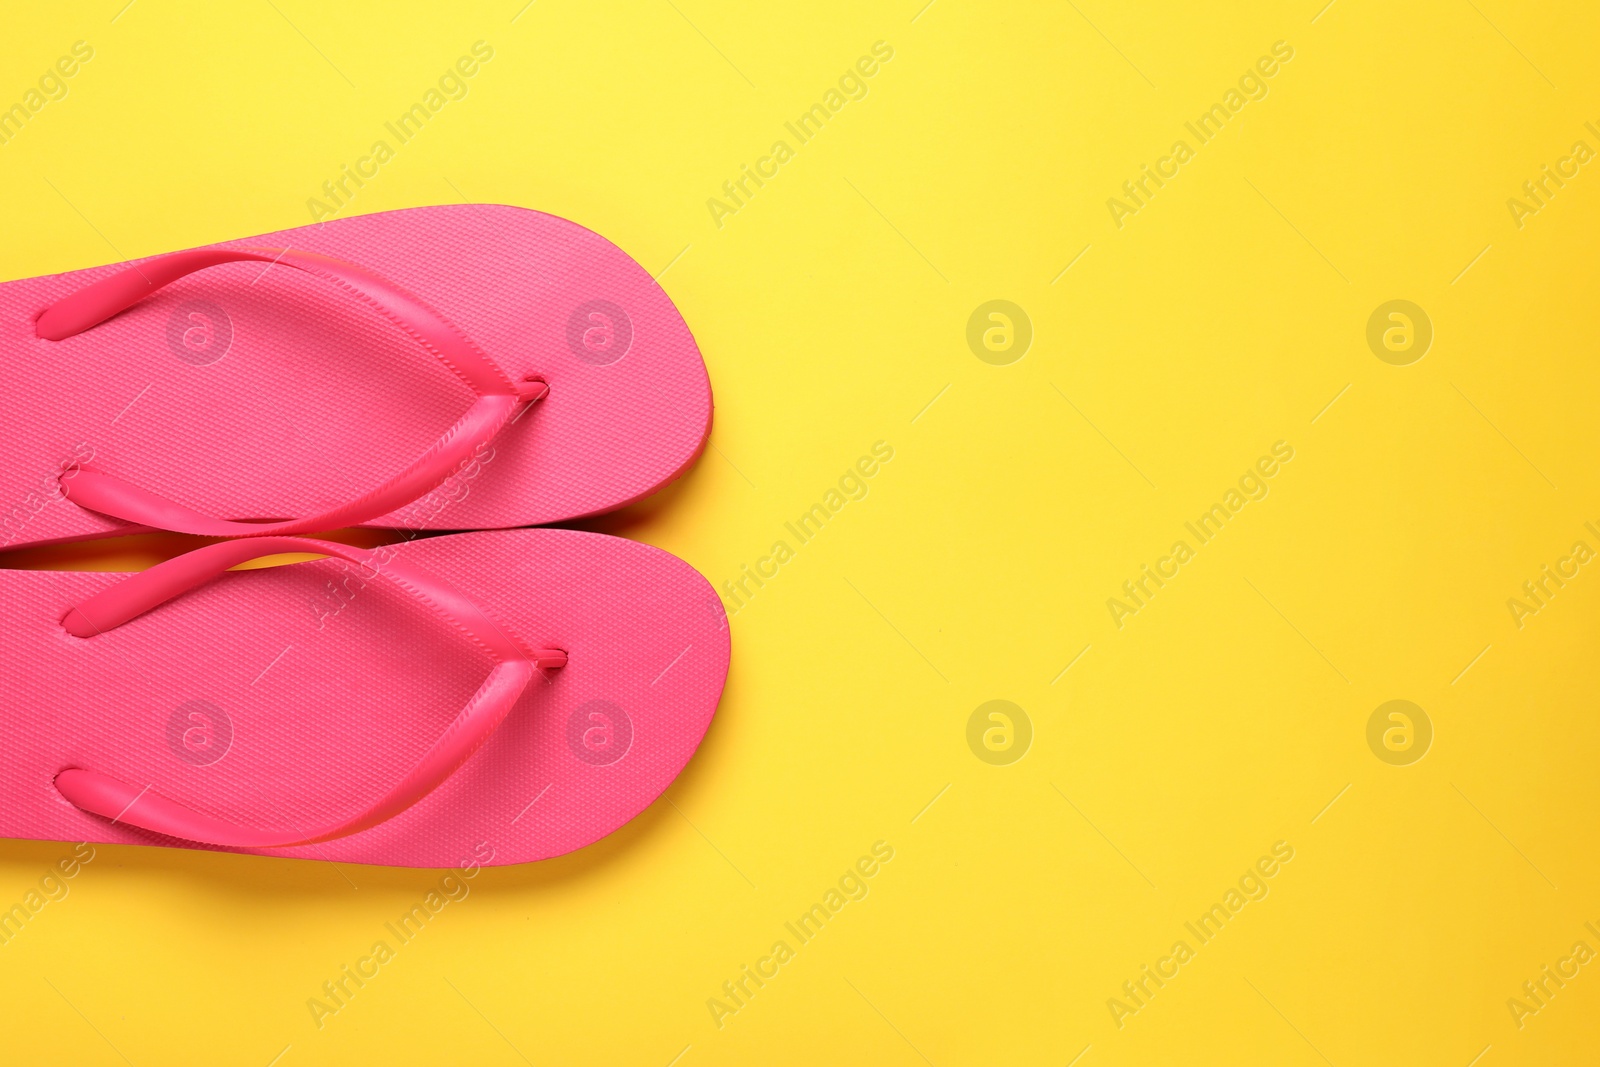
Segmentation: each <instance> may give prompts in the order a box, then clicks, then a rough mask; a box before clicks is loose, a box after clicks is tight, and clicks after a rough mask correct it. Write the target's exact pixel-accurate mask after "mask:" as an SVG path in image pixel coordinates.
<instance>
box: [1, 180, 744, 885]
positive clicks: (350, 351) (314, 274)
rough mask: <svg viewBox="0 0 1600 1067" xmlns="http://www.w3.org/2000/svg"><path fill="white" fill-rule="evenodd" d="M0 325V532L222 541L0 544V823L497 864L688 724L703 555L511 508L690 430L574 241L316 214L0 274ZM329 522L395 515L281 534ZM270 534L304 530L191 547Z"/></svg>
mask: <svg viewBox="0 0 1600 1067" xmlns="http://www.w3.org/2000/svg"><path fill="white" fill-rule="evenodd" d="M0 344H3V345H4V346H5V348H6V352H5V371H4V376H5V388H4V389H0V426H3V427H4V434H3V437H0V547H4V548H16V547H20V546H25V545H41V544H49V543H54V542H63V541H72V540H79V539H85V538H94V537H106V536H112V535H117V534H125V533H134V532H143V531H146V530H151V529H157V530H168V531H176V532H179V533H189V534H199V535H203V536H211V537H226V538H231V540H225V541H221V542H218V543H216V544H212V545H208V546H207V547H204V548H200V549H197V550H195V551H193V552H190V553H188V554H186V555H183V556H179V557H177V558H175V559H172V560H169V561H167V562H165V563H161V564H158V565H157V566H155V567H153V568H151V569H150V570H147V571H142V572H139V573H136V574H131V575H128V574H106V573H80V572H62V571H22V570H7V571H0V605H3V611H0V664H3V667H0V707H3V711H4V718H3V719H0V747H3V749H4V756H3V760H0V836H3V837H16V838H39V839H47V840H90V841H97V842H119V843H127V844H162V845H173V846H184V847H191V848H195V847H199V848H217V849H223V850H229V851H242V852H258V853H264V854H269V855H287V856H300V857H307V858H321V859H330V860H338V861H347V862H355V863H377V864H387V865H392V866H403V867H451V866H457V865H465V864H468V863H482V862H484V860H483V857H484V856H485V855H492V857H493V859H492V860H491V861H489V862H492V863H495V864H504V863H522V862H526V861H529V860H537V859H542V858H545V857H548V856H554V855H558V854H560V853H563V852H567V851H570V850H572V849H575V848H579V847H581V846H583V845H586V844H588V843H590V842H592V841H594V840H596V839H598V838H600V837H602V836H604V835H605V834H608V833H610V832H611V831H612V830H615V829H616V828H617V827H618V826H620V825H622V824H623V823H624V822H626V821H627V820H628V819H630V818H632V817H633V816H634V815H636V814H638V813H639V812H640V811H641V810H643V809H644V808H645V807H646V806H647V805H648V804H650V802H651V801H653V800H654V799H655V798H656V797H657V796H658V795H659V794H660V793H661V791H662V790H663V789H665V788H666V786H667V785H668V784H669V783H670V782H671V781H672V780H673V778H674V777H675V776H676V775H677V774H678V772H679V771H680V770H682V768H683V767H684V765H685V764H686V763H687V761H688V760H689V757H690V756H691V755H693V753H694V751H695V748H696V747H697V746H698V745H699V743H700V739H701V737H702V735H703V734H704V733H705V731H706V728H707V726H709V724H710V722H711V717H712V715H713V713H714V712H715V710H716V706H717V701H718V698H719V697H720V695H721V692H722V685H723V681H724V678H725V677H726V674H727V669H728V657H729V636H728V623H727V617H726V615H725V614H724V612H723V609H722V607H721V603H720V601H719V600H718V598H717V597H716V595H715V593H714V592H713V591H712V589H711V587H710V585H709V584H708V583H707V582H706V581H705V579H704V578H702V577H701V576H700V575H699V574H698V573H696V572H695V571H694V570H693V568H691V567H689V566H688V565H687V564H685V563H684V562H683V561H681V560H679V559H677V558H676V557H674V556H672V555H670V554H668V553H666V552H663V551H661V550H659V549H655V548H651V547H649V546H646V545H641V544H637V543H635V542H631V541H625V540H622V539H620V538H615V537H608V536H604V535H601V534H595V533H586V532H581V531H575V530H562V529H516V528H515V527H530V526H538V525H541V524H546V523H554V522H560V521H563V520H569V519H576V518H580V517H583V516H589V515H595V514H598V513H601V512H605V511H609V510H612V509H614V508H619V507H622V506H624V505H626V504H629V503H631V502H633V501H636V500H638V499H640V498H642V497H644V496H646V495H647V494H649V493H651V492H653V491H654V490H656V489H658V488H660V487H661V486H662V485H664V484H666V483H667V482H669V481H671V480H672V479H673V478H675V477H677V476H678V475H679V474H681V473H682V472H683V471H684V470H685V469H686V468H687V467H688V466H689V464H690V463H691V462H693V461H694V459H695V458H696V457H697V456H698V455H699V453H700V451H701V449H702V448H703V446H704V443H705V439H706V435H707V433H708V432H709V430H710V425H711V390H710V385H709V383H708V381H707V378H706V371H705V366H704V364H703V362H702V361H701V358H700V353H699V350H698V348H697V347H696V346H695V342H694V338H693V337H692V336H691V335H690V332H689V329H688V327H687V326H685V325H684V322H683V319H682V318H681V317H680V316H679V314H678V312H677V310H676V309H675V308H674V307H673V305H672V302H671V300H669V299H668V297H667V295H666V294H665V293H664V292H663V291H662V290H661V288H660V287H659V286H658V285H657V284H656V283H655V281H654V280H653V279H652V278H651V277H650V275H649V274H648V273H647V272H646V271H645V270H644V269H643V268H642V267H640V266H639V265H638V264H637V263H635V262H634V261H633V260H632V259H630V258H629V257H628V256H627V255H626V254H625V253H623V252H622V251H621V250H620V249H618V248H617V247H616V246H615V245H613V244H611V243H610V242H609V241H606V240H605V239H604V238H602V237H600V236H598V235H596V234H594V233H591V232H590V231H588V230H585V229H583V228H582V227H579V226H577V225H575V224H573V223H570V222H567V221H565V220H563V219H560V218H556V217H554V216H551V215H545V214H541V213H538V212H534V211H527V210H524V209H520V208H511V207H502V206H491V205H463V206H453V207H431V208H417V209H412V210H407V211H394V212H388V213H384V214H378V215H369V216H365V217H359V218H350V219H342V220H337V221H331V222H326V223H323V224H320V225H317V226H313V227H306V228H304V229H298V230H287V231H284V232H281V233H274V234H268V235H266V236H263V237H258V238H253V239H250V240H245V241H232V242H226V243H224V244H219V245H212V246H208V247H205V248H199V249H192V250H190V251H187V252H176V253H172V254H170V255H165V256H156V257H153V258H151V259H147V260H142V261H139V262H137V263H134V264H118V265H115V266H109V267H99V268H94V269H91V270H84V271H76V272H73V273H70V274H62V275H55V276H49V277H41V278H30V279H25V280H22V281H14V282H8V283H5V284H3V285H0ZM349 526H370V527H378V528H388V529H398V530H403V531H405V532H406V533H407V534H408V535H409V536H408V537H406V538H405V539H403V540H401V541H400V542H399V543H396V544H390V545H385V546H383V547H380V548H377V549H373V550H363V549H357V548H351V547H349V546H346V545H342V544H333V543H329V542H326V541H313V540H307V539H305V538H302V537H298V536H295V535H300V534H307V533H314V532H316V531H319V530H329V529H334V528H340V527H349ZM433 530H474V531H478V532H473V533H455V534H447V535H442V536H417V535H419V534H421V533H423V532H425V531H433ZM285 552H314V553H322V554H324V555H325V557H326V558H323V559H318V560H315V561H312V562H306V563H296V564H292V565H287V566H278V567H268V568H261V569H254V570H246V571H242V572H235V573H224V572H225V571H228V570H229V568H232V567H235V566H237V565H239V564H242V563H245V562H247V561H249V560H252V559H256V558H258V557H261V556H265V555H269V554H278V553H285ZM485 846H487V848H485Z"/></svg>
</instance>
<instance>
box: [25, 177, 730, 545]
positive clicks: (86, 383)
mask: <svg viewBox="0 0 1600 1067" xmlns="http://www.w3.org/2000/svg"><path fill="white" fill-rule="evenodd" d="M0 347H3V352H0V358H3V360H4V366H5V371H4V378H3V387H0V425H4V426H6V428H7V432H6V434H5V438H4V442H3V443H0V548H6V547H18V546H22V545H28V544H42V543H48V542H54V541H69V540H76V539H81V538H87V537H100V536H107V535H111V534H120V533H127V532H129V531H130V529H133V528H141V527H153V528H158V529H166V530H174V531H177V532H179V533H192V534H201V535H206V536H217V537H228V536H262V535H281V534H294V533H310V532H315V531H318V530H328V529H335V528H338V527H343V526H357V525H370V526H381V527H398V528H405V529H419V530H439V529H455V530H460V529H497V528H506V527H514V526H530V525H537V524H541V523H550V522H559V521H563V520H567V519H573V518H579V517H583V516H587V515H594V514H598V513H600V512H604V511H609V510H611V509H613V508H618V507H621V506H623V505H625V504H629V503H632V502H633V501H635V500H638V499H640V498H642V497H644V496H646V495H648V494H649V493H651V492H652V491H654V490H655V489H658V488H659V487H661V486H662V485H664V484H665V483H667V482H669V481H671V480H672V479H673V478H675V477H677V476H678V475H679V474H680V473H682V472H683V470H684V469H685V468H686V467H687V466H688V465H689V464H690V463H691V462H692V461H693V460H694V458H695V457H696V456H697V455H698V454H699V452H700V450H701V448H702V447H703V445H704V442H705V438H706V435H707V433H708V432H709V430H710V425H711V390H710V385H709V383H708V381H707V379H706V371H705V365H704V363H703V362H702V360H701V358H700V353H699V349H698V348H697V347H696V346H695V342H694V338H693V337H692V336H691V335H690V333H689V329H688V327H687V326H686V325H684V322H683V319H682V318H681V317H680V316H679V315H678V312H677V310H676V309H675V308H674V307H673V305H672V301H671V300H670V299H669V298H668V297H667V295H666V293H665V292H663V291H662V289H661V287H660V286H658V285H657V284H656V283H655V281H654V280H653V279H652V278H651V277H650V275H649V273H648V272H646V271H645V270H644V268H643V267H641V266H639V264H637V263H635V262H634V261H633V260H632V259H630V258H629V257H628V256H627V254H626V253H624V252H623V251H622V250H621V249H619V248H617V247H616V246H615V245H613V244H612V243H611V242H609V241H607V240H606V239H605V238H603V237H600V236H599V235H598V234H595V233H592V232H590V231H589V230H586V229H584V228H582V227H581V226H578V225H576V224H574V223H571V222H568V221H566V220H565V219H561V218H557V217H555V216H554V215H545V214H541V213H540V212H537V211H528V210H525V209H522V208H514V207H503V206H496V205H483V204H468V205H455V206H444V207H426V208H412V209H409V210H404V211H390V212H383V213H380V214H376V215H365V216H359V217H354V218H347V219H338V220H334V221H329V222H325V223H321V224H319V225H315V226H306V227H302V228H300V229H296V230H285V231H282V232H280V233H273V234H267V235H265V236H262V237H256V238H251V239H249V240H242V241H230V242H225V243H223V244H218V245H211V246H207V247H205V248H200V249H191V250H189V251H187V252H175V253H171V254H168V255H164V256H155V257H153V258H150V259H146V260H141V261H138V262H136V263H133V264H131V265H130V264H117V265H114V266H107V267H96V268H93V269H90V270H82V271H75V272H72V273H70V274H59V275H52V276H48V277H41V278H28V279H25V280H22V281H13V282H7V283H4V284H0ZM63 488H65V495H63Z"/></svg>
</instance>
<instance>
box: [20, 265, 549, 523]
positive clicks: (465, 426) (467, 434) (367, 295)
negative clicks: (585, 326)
mask: <svg viewBox="0 0 1600 1067" xmlns="http://www.w3.org/2000/svg"><path fill="white" fill-rule="evenodd" d="M244 260H255V261H258V262H263V263H281V264H283V265H284V266H286V267H293V268H295V269H296V270H303V271H305V272H306V273H308V274H313V275H316V276H317V277H319V278H323V279H325V280H327V281H330V282H333V283H334V284H335V285H337V286H339V287H340V288H342V289H344V290H345V291H346V292H347V293H349V294H351V295H352V296H355V297H358V298H360V299H361V300H364V301H366V302H367V303H368V304H370V305H371V306H372V307H374V308H376V309H377V310H378V311H380V312H382V313H383V314H384V315H387V316H388V317H389V318H390V319H391V320H393V321H394V322H395V323H396V324H398V325H399V326H400V328H401V329H403V330H405V331H406V333H408V334H409V335H410V336H411V337H413V338H414V339H415V340H416V341H417V342H418V343H420V344H421V345H422V346H423V347H424V348H426V349H427V350H428V351H429V352H432V353H433V354H434V355H435V356H437V357H438V358H439V359H440V360H441V361H443V363H444V364H445V366H447V367H449V368H450V369H451V370H452V371H454V372H455V373H456V376H457V377H459V378H460V379H461V380H462V381H463V382H465V383H466V384H467V386H468V387H470V388H471V389H472V390H473V392H475V393H477V394H478V399H477V400H476V401H475V402H474V403H473V405H472V407H470V408H468V409H467V413H466V414H465V415H463V416H461V418H460V419H459V420H458V421H457V422H456V424H455V425H454V426H452V427H450V429H448V430H446V431H445V434H444V436H443V437H441V438H439V440H437V441H436V442H434V444H433V446H432V447H430V448H429V449H428V450H427V451H426V452H424V453H423V454H422V456H421V458H419V459H418V460H417V461H416V462H415V463H413V464H411V466H409V467H407V468H406V469H405V470H403V471H401V472H400V473H399V474H397V475H395V476H394V477H393V478H391V479H389V480H388V481H387V482H385V483H383V484H382V485H380V486H379V487H378V488H376V489H374V490H372V492H370V493H367V494H366V495H365V496H363V497H361V498H360V499H358V500H353V501H351V502H350V503H348V504H344V505H341V506H339V507H336V508H334V509H332V510H331V511H325V512H323V513H322V514H320V515H312V516H309V517H306V518H301V519H290V520H287V521H284V522H232V521H229V520H227V519H219V518H216V517H215V516H211V515H206V514H203V513H201V512H198V511H194V510H193V509H191V508H187V507H184V506H183V505H182V504H178V503H175V502H173V501H171V500H167V499H165V498H164V497H160V496H157V495H156V494H154V493H152V492H149V491H148V490H145V489H141V488H140V487H138V486H136V485H132V484H130V483H128V482H125V481H123V480H122V479H121V478H117V477H115V476H113V475H110V474H106V473H104V472H102V471H97V470H95V469H94V468H93V467H84V468H81V469H79V470H78V471H77V473H76V474H75V475H74V476H73V477H72V478H71V479H70V481H63V483H62V486H63V489H64V490H65V491H66V493H67V496H68V498H69V499H71V500H72V501H73V502H75V503H77V504H79V505H81V506H82V507H86V508H88V509H90V510H91V511H98V512H100V513H101V514H104V515H110V516H111V517H112V518H117V519H122V520H123V521H125V522H132V523H137V524H138V525H140V526H150V527H154V528H156V529H159V530H174V531H176V532H178V533H189V534H200V535H202V536H205V537H260V536H263V535H268V534H292V533H310V532H314V531H317V530H332V529H336V528H338V527H341V526H355V525H359V524H360V523H363V522H367V521H369V520H371V519H375V518H378V517H379V516H381V515H387V514H389V513H390V512H392V511H395V510H397V509H399V508H402V507H404V506H405V505H407V504H409V503H411V502H412V501H414V500H416V499H418V498H419V497H421V496H423V495H424V494H426V493H428V492H429V491H431V490H433V489H434V488H436V487H437V486H438V485H439V484H440V483H442V482H443V481H444V480H445V479H446V478H449V477H450V476H451V475H452V474H453V473H455V472H456V470H458V469H459V468H460V467H461V465H462V464H463V463H465V462H466V461H467V460H468V459H469V458H470V457H471V456H472V455H473V453H474V452H475V451H476V450H477V449H478V448H479V447H480V446H481V445H484V444H487V443H488V442H489V441H490V440H492V439H493V438H494V436H495V435H496V434H498V433H499V432H500V430H501V429H502V428H504V427H505V426H506V424H507V423H509V422H510V421H511V419H512V417H513V416H514V415H515V414H516V413H517V410H518V409H519V408H520V407H521V406H522V405H524V404H528V403H532V402H533V401H536V400H538V399H540V398H541V397H543V396H544V395H545V394H546V393H547V392H548V391H549V387H548V386H547V385H546V384H545V383H544V382H542V381H537V380H533V379H529V380H527V381H524V382H520V383H519V382H513V381H512V380H511V379H510V378H509V377H507V376H506V373H505V372H504V371H503V370H501V369H500V367H499V365H498V364H496V363H495V362H494V361H493V360H492V359H490V358H489V357H488V356H486V355H484V353H483V351H482V350H481V349H480V348H478V346H477V345H475V344H473V343H472V341H471V339H469V338H468V337H467V336H466V334H464V333H462V332H461V331H460V330H459V329H457V328H456V327H455V326H454V325H452V324H451V323H450V322H449V321H448V320H447V319H445V318H444V316H442V315H440V314H439V313H438V312H437V311H434V310H433V309H432V308H430V307H429V306H428V305H426V304H424V303H423V302H422V301H421V300H418V299H417V298H416V297H415V296H412V295H411V294H410V293H408V292H406V291H405V290H404V289H402V288H400V287H399V286H398V285H395V284H394V283H393V282H391V281H388V280H387V279H384V278H381V277H379V276H378V275H376V274H374V273H372V272H371V271H369V270H367V269H366V268H364V267H358V266H356V265H355V264H353V263H346V262H344V261H343V260H339V259H333V258H330V257H328V256H321V255H316V254H314V253H311V252H296V251H292V250H290V249H287V248H282V249H280V248H200V249H193V250H191V251H188V252H173V253H171V254H170V255H165V256H156V257H155V258H154V259H150V260H146V261H145V262H143V263H141V264H139V265H138V266H136V267H130V268H128V269H127V270H124V271H119V272H117V273H116V274H113V275H111V276H110V277H108V278H103V279H101V280H100V281H98V282H95V283H94V284H92V285H89V286H85V287H84V288H82V289H80V290H78V291H77V292H75V293H73V294H71V295H70V296H66V297H63V298H62V299H60V300H58V301H56V302H55V303H54V304H52V305H50V307H48V308H46V309H45V311H44V313H43V314H41V315H40V316H39V317H38V319H37V320H35V322H34V332H35V333H36V334H37V335H38V336H39V337H42V338H44V339H45V340H48V341H60V340H64V339H66V338H68V337H72V336H74V335H76V334H79V333H82V332H83V331H84V330H87V329H90V328H91V327H94V326H98V325H99V324H100V323H102V322H104V321H105V320H106V319H109V318H110V317H111V316H113V315H115V314H117V313H118V312H120V311H124V310H126V309H128V308H130V307H132V306H133V305H134V304H137V303H138V302H139V301H141V300H143V299H144V298H145V297H147V296H149V295H150V294H152V293H154V292H155V291H156V290H158V289H160V288H162V287H163V286H166V285H170V284H171V283H173V282H175V281H177V280H178V279H179V278H182V277H183V276H184V275H187V274H192V273H194V272H195V271H197V270H204V269H205V268H207V267H214V266H217V265H218V264H221V263H237V262H240V261H244Z"/></svg>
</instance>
